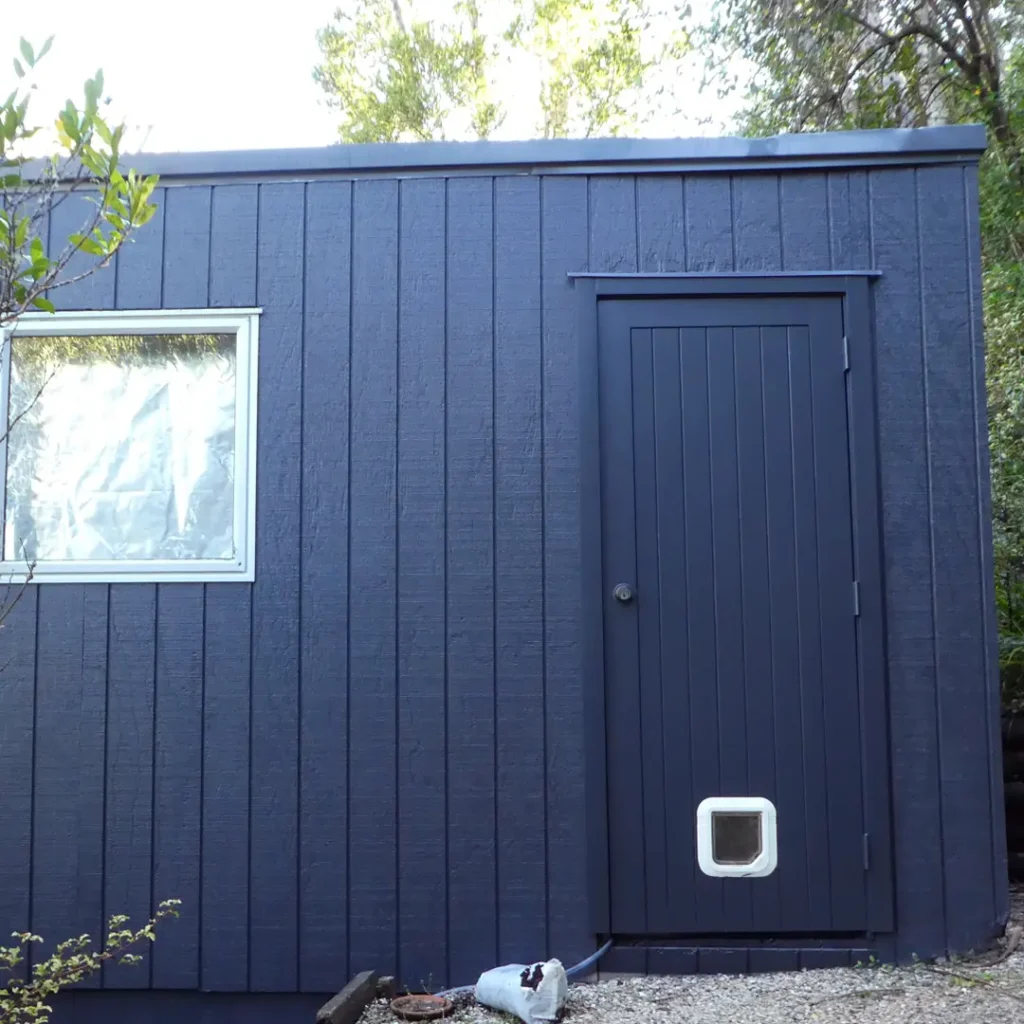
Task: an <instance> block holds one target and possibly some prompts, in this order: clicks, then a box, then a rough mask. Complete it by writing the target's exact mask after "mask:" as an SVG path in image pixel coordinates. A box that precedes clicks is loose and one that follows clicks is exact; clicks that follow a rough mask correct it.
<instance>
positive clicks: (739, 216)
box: [732, 174, 782, 271]
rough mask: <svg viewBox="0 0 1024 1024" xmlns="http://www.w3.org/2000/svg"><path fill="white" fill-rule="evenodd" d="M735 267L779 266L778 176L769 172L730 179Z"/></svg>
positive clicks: (760, 267)
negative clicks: (731, 180) (731, 181)
mask: <svg viewBox="0 0 1024 1024" xmlns="http://www.w3.org/2000/svg"><path fill="white" fill-rule="evenodd" d="M732 192H733V200H732V201H733V253H734V256H735V266H734V269H735V270H759V271H765V270H781V269H782V252H781V245H782V237H781V227H780V223H779V220H780V213H781V199H780V194H779V179H778V178H777V177H775V176H774V175H769V174H750V175H740V176H737V177H735V178H734V179H733V185H732Z"/></svg>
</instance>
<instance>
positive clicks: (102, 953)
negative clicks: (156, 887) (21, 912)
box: [0, 900, 181, 1024]
mask: <svg viewBox="0 0 1024 1024" xmlns="http://www.w3.org/2000/svg"><path fill="white" fill-rule="evenodd" d="M180 905H181V901H180V900H165V901H164V902H163V903H161V904H160V906H159V907H158V908H157V912H156V914H154V915H153V917H151V918H150V919H149V921H147V922H146V924H144V925H143V926H142V927H141V928H139V929H138V930H133V929H132V928H130V927H128V924H129V921H128V918H127V917H125V916H124V915H117V916H114V917H112V918H111V919H110V921H109V923H108V926H107V937H106V941H105V942H104V943H103V946H102V948H100V949H93V948H92V940H91V939H90V938H89V936H88V935H79V936H77V937H75V938H72V939H66V940H65V941H64V942H61V943H60V944H59V945H58V946H57V948H56V949H55V950H54V951H53V953H52V954H51V955H50V956H48V957H47V958H46V959H45V960H40V961H39V962H37V963H35V964H33V966H32V970H31V971H30V972H29V973H28V975H27V977H18V976H17V975H18V968H19V965H20V964H21V963H22V962H23V961H24V960H25V959H26V954H27V952H28V950H29V949H30V947H31V946H32V945H33V944H35V943H41V942H42V941H43V940H42V938H41V937H40V936H38V935H33V934H32V933H31V932H15V933H14V936H13V938H15V939H17V940H18V941H17V944H16V945H13V946H0V972H2V973H5V974H7V976H8V977H7V979H6V985H5V987H4V988H0V1024H30V1022H34V1024H46V1022H47V1021H48V1020H49V1019H50V1014H51V1013H52V1012H53V1008H52V1007H51V1006H50V1000H51V999H52V998H53V996H55V995H56V994H57V993H58V992H60V991H61V990H62V989H65V988H67V987H68V986H70V985H74V984H76V983H77V982H80V981H82V980H83V979H85V978H88V977H89V976H90V975H93V974H95V973H96V972H97V971H99V970H100V969H101V968H102V967H103V965H104V964H105V963H108V962H113V963H121V964H136V963H139V962H140V961H141V960H142V957H141V956H140V955H139V954H138V953H133V952H131V950H132V949H134V948H135V947H137V946H139V945H140V944H141V943H143V942H153V941H155V939H156V926H157V925H158V924H159V923H160V922H161V921H163V920H165V919H166V918H168V917H177V916H178V907H179V906H180Z"/></svg>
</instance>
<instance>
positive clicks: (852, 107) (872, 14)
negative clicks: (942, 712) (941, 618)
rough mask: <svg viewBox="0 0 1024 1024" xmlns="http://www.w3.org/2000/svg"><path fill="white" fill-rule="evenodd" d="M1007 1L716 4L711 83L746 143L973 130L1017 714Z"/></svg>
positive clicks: (1005, 608)
mask: <svg viewBox="0 0 1024 1024" xmlns="http://www.w3.org/2000/svg"><path fill="white" fill-rule="evenodd" d="M1022 12H1024V6H1022V5H1021V3H1020V0H1007V2H998V0H995V2H994V0H717V2H716V3H715V5H714V7H713V17H712V19H711V21H710V23H709V24H708V25H706V26H705V27H704V29H703V32H702V33H701V42H702V44H703V47H704V48H705V50H706V52H708V53H709V54H710V55H711V56H710V59H709V64H708V67H709V71H710V72H711V76H712V79H713V80H716V81H717V82H718V83H719V84H720V86H721V87H723V88H734V87H735V86H736V82H735V79H734V78H730V77H729V75H728V73H727V70H726V69H727V68H728V67H730V66H731V65H735V63H736V62H737V61H738V60H742V61H744V62H746V63H747V64H748V65H749V66H751V67H752V69H753V71H752V75H751V78H750V81H749V83H748V91H747V97H746V98H747V106H746V110H745V111H744V113H743V115H742V117H741V127H742V128H743V130H745V131H746V132H748V133H750V134H755V135H760V134H770V133H773V132H779V131H810V130H824V129H837V128H876V127H923V126H926V125H931V124H942V123H949V122H956V121H981V122H982V123H984V124H985V125H986V126H987V128H988V129H989V150H988V152H987V153H986V155H985V157H984V159H983V160H982V163H981V169H980V177H979V187H980V196H981V229H982V269H983V290H984V312H985V336H986V368H987V382H988V406H989V450H990V453H991V466H992V505H993V508H992V513H993V524H992V526H993V541H994V543H993V547H994V555H995V577H996V579H995V583H996V605H997V610H998V616H999V631H1000V665H1001V669H1002V679H1003V695H1004V701H1005V702H1006V703H1008V704H1022V705H1024V37H1022V28H1024V21H1022Z"/></svg>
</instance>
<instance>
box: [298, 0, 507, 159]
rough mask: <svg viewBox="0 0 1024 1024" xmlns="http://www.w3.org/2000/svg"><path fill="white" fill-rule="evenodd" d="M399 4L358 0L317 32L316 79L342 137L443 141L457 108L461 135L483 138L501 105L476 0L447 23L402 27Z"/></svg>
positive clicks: (389, 0)
mask: <svg viewBox="0 0 1024 1024" xmlns="http://www.w3.org/2000/svg"><path fill="white" fill-rule="evenodd" d="M400 3H401V0H356V2H355V3H354V4H352V5H351V6H349V7H346V8H339V9H338V10H337V11H336V12H335V15H334V21H333V22H332V23H331V24H330V25H328V26H327V27H326V28H324V29H321V31H320V32H319V33H318V36H317V39H318V41H319V43H320V49H321V51H322V52H323V58H324V59H323V63H322V64H320V65H319V66H318V67H317V68H316V70H315V71H314V73H313V77H314V78H315V80H316V81H317V82H319V83H320V85H321V86H322V87H323V88H324V90H325V92H326V93H327V95H328V97H329V102H330V104H331V106H333V107H334V108H335V109H336V110H337V111H338V113H339V115H340V117H341V120H340V122H339V125H338V135H339V137H340V138H341V140H342V142H401V141H408V140H425V139H443V138H445V137H446V131H448V130H449V126H450V125H451V122H452V121H453V119H454V118H455V116H456V115H457V114H461V115H464V120H465V124H463V125H462V126H461V131H462V133H467V132H468V133H471V134H473V135H475V136H476V137H478V138H486V137H487V136H488V135H489V134H490V133H491V131H492V130H493V129H494V127H495V125H496V124H497V122H498V107H497V105H496V104H495V103H493V102H492V101H491V100H490V99H489V88H488V81H487V66H488V61H489V59H490V58H491V56H492V54H491V51H490V49H489V44H488V42H487V40H486V38H485V37H484V35H483V34H482V33H481V32H480V29H479V12H478V10H477V5H476V0H464V2H462V3H459V4H458V5H457V6H456V10H455V15H456V17H455V19H454V20H453V21H452V23H450V24H447V25H445V24H441V25H437V24H434V23H431V22H426V21H413V22H412V23H411V24H408V25H407V24H406V18H405V15H404V12H403V11H402V8H401V6H400Z"/></svg>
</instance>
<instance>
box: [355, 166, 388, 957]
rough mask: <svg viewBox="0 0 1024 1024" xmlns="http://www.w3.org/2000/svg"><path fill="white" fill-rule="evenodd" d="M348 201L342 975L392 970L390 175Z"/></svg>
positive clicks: (362, 186) (360, 187)
mask: <svg viewBox="0 0 1024 1024" xmlns="http://www.w3.org/2000/svg"><path fill="white" fill-rule="evenodd" d="M352 203H353V205H352V396H351V402H352V406H351V409H352V412H351V415H352V439H351V469H350V474H351V477H350V479H351V495H350V502H351V506H350V507H351V519H350V526H349V529H350V538H351V548H350V551H351V562H350V564H349V583H350V588H349V594H350V605H349V638H350V640H349V642H350V648H349V659H350V660H349V665H350V672H351V682H350V686H349V716H350V718H349V727H350V731H349V741H350V746H349V772H350V784H349V864H348V900H349V928H350V930H351V940H350V942H349V961H350V962H349V971H350V973H355V972H357V971H365V970H371V969H375V970H379V971H381V972H382V973H387V974H393V973H394V972H395V969H396V962H395V938H396V927H395V921H396V916H397V911H398V906H397V882H396V878H395V865H396V862H397V851H396V846H397V838H398V837H397V828H396V820H395V819H396V813H395V812H396V808H395V802H396V794H397V779H396V774H397V773H396V750H395V724H396V717H395V716H396V703H395V702H396V693H395V682H396V675H397V661H396V657H395V639H396V637H395V625H396V587H395V581H396V576H397V571H398V565H397V559H396V555H397V535H396V508H395V484H396V479H395V478H396V471H397V467H396V462H397V459H396V437H397V425H398V424H397V414H398V401H397V387H398V352H399V346H400V344H401V342H400V339H399V337H398V262H399V256H398V216H399V209H398V183H397V182H394V181H360V182H356V183H355V184H354V185H353V200H352Z"/></svg>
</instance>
